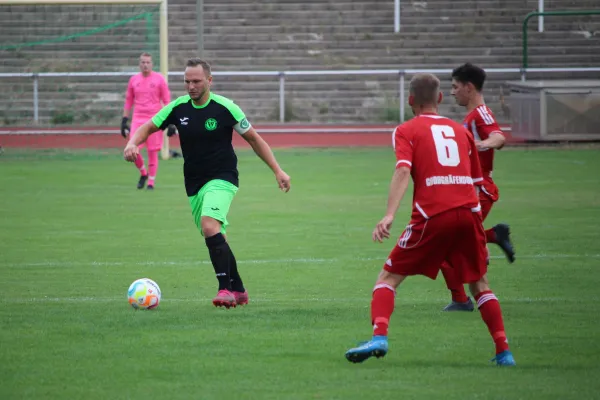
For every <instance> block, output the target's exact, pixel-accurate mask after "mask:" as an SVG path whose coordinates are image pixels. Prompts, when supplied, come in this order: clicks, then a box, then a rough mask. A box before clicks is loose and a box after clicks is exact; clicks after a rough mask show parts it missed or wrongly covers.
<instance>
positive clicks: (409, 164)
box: [396, 160, 412, 167]
mask: <svg viewBox="0 0 600 400" xmlns="http://www.w3.org/2000/svg"><path fill="white" fill-rule="evenodd" d="M399 164H408V166H409V167H412V163H411V162H410V161H408V160H400V161H398V162H397V163H396V167H397V166H398V165H399Z"/></svg>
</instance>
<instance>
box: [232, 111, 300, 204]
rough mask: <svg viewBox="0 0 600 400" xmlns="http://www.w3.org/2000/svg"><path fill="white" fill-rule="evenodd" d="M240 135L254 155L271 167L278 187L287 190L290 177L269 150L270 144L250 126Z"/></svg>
mask: <svg viewBox="0 0 600 400" xmlns="http://www.w3.org/2000/svg"><path fill="white" fill-rule="evenodd" d="M242 122H243V121H242ZM240 123H241V122H240ZM238 125H239V123H238ZM242 137H243V138H244V140H245V141H246V142H248V144H249V145H250V147H252V150H254V152H255V153H256V155H257V156H259V157H260V159H261V160H263V161H264V162H265V164H267V165H268V166H269V168H271V171H273V173H274V174H275V179H277V184H278V185H279V188H280V189H281V190H283V191H284V192H288V191H289V190H290V177H289V176H288V174H286V173H285V172H284V171H283V169H281V167H280V166H279V163H278V162H277V159H276V158H275V155H274V154H273V151H272V150H271V146H269V144H268V143H267V142H266V141H265V140H264V139H263V138H262V137H261V136H260V135H259V134H258V132H256V130H255V129H254V127H252V126H250V127H249V129H248V130H247V131H246V132H244V133H243V134H242Z"/></svg>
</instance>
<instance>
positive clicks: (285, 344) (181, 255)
mask: <svg viewBox="0 0 600 400" xmlns="http://www.w3.org/2000/svg"><path fill="white" fill-rule="evenodd" d="M276 153H277V155H278V158H279V161H280V162H281V164H282V165H283V166H284V168H285V169H286V171H287V172H288V173H289V174H290V175H291V176H292V184H293V187H292V190H291V192H290V193H288V194H283V193H281V192H279V191H278V189H277V187H276V183H275V180H274V178H273V176H272V174H271V173H270V171H269V170H268V168H267V167H266V166H265V165H264V164H263V163H262V162H261V161H260V160H259V159H258V157H256V156H255V155H254V154H253V153H251V152H248V151H240V152H239V153H238V154H239V169H240V179H241V187H240V191H239V193H238V196H237V197H236V199H235V200H234V203H233V206H232V210H231V213H230V222H231V226H230V228H229V230H228V236H229V241H230V243H231V246H232V248H233V250H234V252H235V254H236V257H237V258H238V260H239V265H240V272H241V274H242V277H243V278H244V280H245V283H246V286H247V288H248V291H249V293H250V304H249V305H248V306H247V307H244V308H238V309H232V310H224V309H215V308H214V307H213V306H212V304H211V298H212V297H213V296H214V295H215V293H216V279H215V277H214V272H213V271H212V267H211V265H210V263H209V259H208V252H207V250H206V247H205V245H204V242H203V238H202V237H201V236H200V234H199V233H198V232H197V230H196V227H195V226H194V225H193V221H192V218H191V212H190V209H189V205H188V201H187V198H186V197H185V192H184V189H183V185H182V181H183V177H182V172H181V169H182V161H181V160H180V159H175V160H171V161H168V162H164V161H163V162H161V164H160V169H159V173H158V180H157V184H156V190H155V191H154V192H147V191H138V190H136V189H135V185H136V182H137V173H136V171H135V169H134V167H133V165H131V164H127V163H125V162H124V161H122V158H121V154H120V152H119V151H118V150H117V151H114V152H94V151H80V152H66V151H65V152H63V151H46V152H43V151H37V152H31V151H18V152H11V151H8V152H6V153H5V154H3V155H2V156H0V226H1V229H0V399H88V400H89V399H111V400H114V399H139V398H157V399H192V398H193V399H218V400H222V399H260V400H266V399H404V400H408V399H442V400H452V399H457V400H458V399H461V400H463V399H486V400H491V399H527V400H531V399H562V400H564V399H598V398H600V366H599V360H600V306H599V300H600V297H599V287H600V241H599V233H600V230H599V228H598V226H600V157H598V148H588V149H573V148H570V149H565V148H562V149H556V148H555V149H535V150H525V149H507V150H504V151H501V152H499V153H498V155H497V161H496V171H495V178H496V181H497V183H498V185H499V187H500V192H501V200H500V201H499V203H497V204H496V206H495V208H494V209H493V210H492V213H491V214H490V216H489V218H488V220H487V221H486V227H489V226H491V225H493V224H494V223H497V222H500V221H506V222H509V223H510V224H511V227H512V230H513V240H514V242H515V244H516V248H517V262H516V263H515V264H512V265H511V264H508V263H507V262H506V261H505V259H504V258H503V257H502V255H501V253H500V252H499V250H498V249H497V248H496V247H491V252H492V255H493V257H494V258H493V260H492V264H491V266H490V273H489V278H490V283H491V287H492V289H493V290H494V292H495V293H496V294H497V296H498V298H499V299H500V303H501V305H502V307H503V310H504V316H505V325H506V330H507V333H508V336H509V340H510V344H511V346H512V350H513V353H514V355H515V358H516V360H517V364H518V365H517V367H516V368H513V369H500V368H497V367H494V366H492V365H491V364H490V363H489V361H488V360H489V359H490V358H492V356H493V352H494V348H493V344H492V342H491V339H490V337H489V334H488V332H487V330H486V328H485V325H484V324H483V323H482V321H481V318H480V316H479V313H478V312H474V313H460V314H456V313H453V314H446V313H442V312H441V311H440V310H441V309H442V308H443V307H444V306H445V305H446V303H447V301H448V300H449V293H448V292H447V290H446V289H445V286H444V283H443V279H441V275H440V277H439V278H438V279H437V280H436V281H431V280H428V279H425V278H421V277H416V278H412V279H408V280H407V281H406V282H405V283H404V284H403V285H402V286H401V287H400V289H399V291H398V296H397V298H396V300H397V302H396V311H395V313H394V315H393V316H392V320H391V326H390V352H389V353H388V355H387V356H386V357H385V358H383V359H379V360H375V359H372V360H368V361H366V362H365V363H363V364H357V365H354V364H350V363H348V362H347V361H346V360H345V358H344V352H345V351H346V350H347V349H348V348H349V347H352V346H354V345H355V344H356V343H357V342H358V341H361V340H365V339H368V338H369V337H370V334H371V327H370V324H369V304H370V298H371V290H372V287H373V284H374V282H375V278H376V276H377V273H378V271H379V270H380V269H381V266H382V263H383V261H384V260H385V257H386V256H387V254H388V253H389V251H390V249H391V248H392V246H393V245H394V240H390V241H387V242H386V243H384V244H383V245H382V244H375V243H373V242H372V241H371V239H370V237H371V232H372V229H373V227H374V226H375V224H376V223H377V221H378V220H379V218H380V217H382V215H383V212H384V210H385V202H386V196H387V190H388V183H389V179H390V177H391V174H392V171H393V166H394V162H395V160H394V155H393V152H392V151H391V149H337V150H332V149H329V150H328V149H313V150H305V149H295V150H291V149H288V150H280V151H277V152H276ZM409 208H410V198H406V199H405V201H404V202H403V205H402V207H401V210H400V212H399V214H398V216H397V219H396V222H395V225H394V230H393V233H394V235H395V236H398V235H399V234H400V233H401V231H402V229H403V227H404V225H405V224H406V222H407V221H408V217H409ZM142 277H149V278H152V279H154V280H155V281H156V282H158V284H159V285H160V286H161V289H162V292H163V300H162V303H161V305H160V306H159V308H158V309H157V310H155V311H150V312H143V311H137V312H136V311H134V310H133V309H132V308H131V307H130V306H129V305H128V304H127V300H126V291H127V288H128V286H129V284H130V283H131V282H132V281H134V280H135V279H137V278H142Z"/></svg>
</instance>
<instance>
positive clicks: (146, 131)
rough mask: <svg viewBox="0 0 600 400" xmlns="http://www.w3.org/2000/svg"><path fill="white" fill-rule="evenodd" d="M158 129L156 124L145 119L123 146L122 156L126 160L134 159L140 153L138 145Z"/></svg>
mask: <svg viewBox="0 0 600 400" xmlns="http://www.w3.org/2000/svg"><path fill="white" fill-rule="evenodd" d="M157 130H158V126H156V125H155V124H154V122H152V120H151V119H149V120H148V121H146V122H145V123H144V124H143V125H142V126H140V127H139V128H138V130H137V131H135V132H134V134H133V135H132V136H131V139H129V142H128V143H127V146H125V150H124V151H123V156H124V157H125V160H127V161H131V162H133V161H135V159H136V158H137V156H138V154H139V153H140V149H139V147H138V146H139V145H140V144H142V143H144V142H145V141H146V140H148V137H149V136H150V135H151V134H152V133H153V132H156V131H157Z"/></svg>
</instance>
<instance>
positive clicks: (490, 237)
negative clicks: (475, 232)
mask: <svg viewBox="0 0 600 400" xmlns="http://www.w3.org/2000/svg"><path fill="white" fill-rule="evenodd" d="M485 240H486V241H487V242H488V243H496V232H494V228H490V229H487V230H486V231H485Z"/></svg>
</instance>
